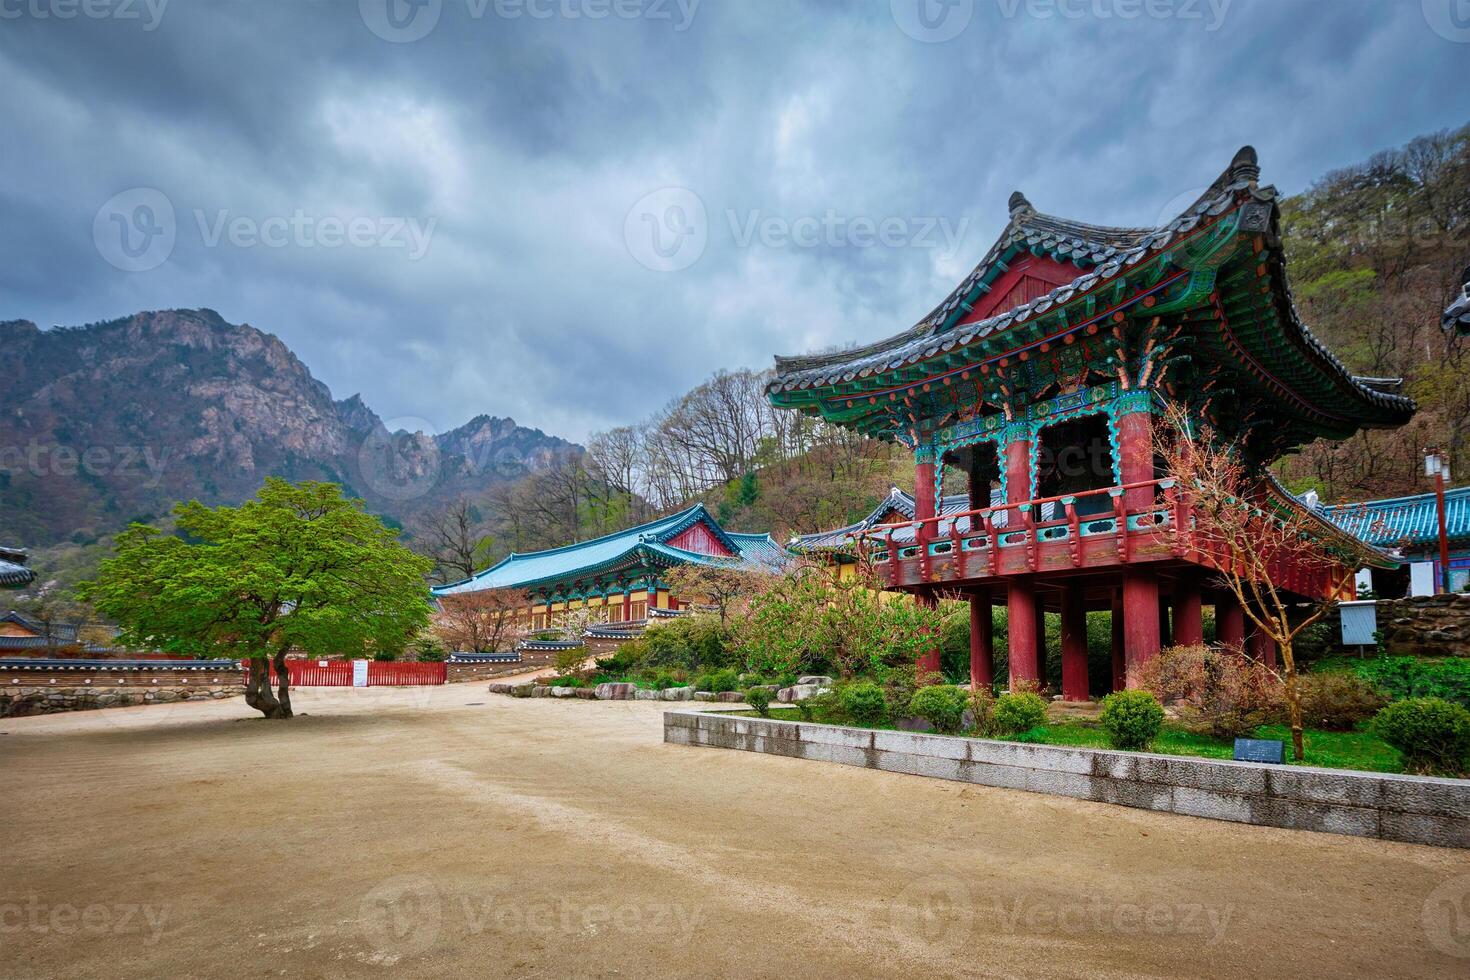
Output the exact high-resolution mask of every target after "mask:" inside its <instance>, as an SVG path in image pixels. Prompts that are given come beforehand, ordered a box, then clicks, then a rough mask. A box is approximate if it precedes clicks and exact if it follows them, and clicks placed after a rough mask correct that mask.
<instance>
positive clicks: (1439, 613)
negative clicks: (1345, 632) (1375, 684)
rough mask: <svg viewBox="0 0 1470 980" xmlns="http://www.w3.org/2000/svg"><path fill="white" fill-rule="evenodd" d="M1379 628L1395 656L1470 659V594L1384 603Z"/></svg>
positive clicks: (1384, 645)
mask: <svg viewBox="0 0 1470 980" xmlns="http://www.w3.org/2000/svg"><path fill="white" fill-rule="evenodd" d="M1378 628H1379V630H1381V631H1382V633H1383V647H1384V650H1385V652H1387V653H1389V654H1392V655H1393V656H1414V657H1470V593H1460V594H1459V595H1431V596H1414V597H1413V598H1410V599H1389V600H1384V601H1382V602H1379V603H1378ZM1338 635H1339V636H1340V635H1341V633H1339V634H1338Z"/></svg>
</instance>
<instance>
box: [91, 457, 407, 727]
mask: <svg viewBox="0 0 1470 980" xmlns="http://www.w3.org/2000/svg"><path fill="white" fill-rule="evenodd" d="M174 513H175V515H176V517H177V524H178V530H179V533H180V536H177V537H176V536H172V535H165V534H163V533H162V532H161V531H159V530H158V529H157V528H154V527H150V526H148V525H146V524H133V525H132V526H130V527H129V528H128V529H127V530H126V531H124V532H123V533H122V534H120V535H118V537H117V541H116V552H115V554H114V555H113V556H112V557H111V558H108V559H106V560H104V561H103V562H102V565H101V568H100V569H99V572H98V576H97V578H96V579H95V580H93V581H90V582H85V583H82V585H81V586H80V589H81V592H82V594H83V595H84V596H85V598H86V599H87V600H88V601H90V602H92V603H93V604H94V605H95V606H96V607H97V609H98V610H100V611H101V612H102V613H103V614H105V615H107V616H109V617H111V618H112V619H114V620H116V621H117V622H118V624H119V625H120V626H121V627H122V634H121V637H122V640H123V642H125V643H127V644H128V645H129V646H137V647H153V648H162V649H164V650H169V651H172V652H178V653H188V654H192V655H195V656H205V655H214V656H219V655H228V656H233V657H238V658H240V659H242V660H244V661H245V662H246V663H247V665H248V673H247V677H246V682H245V700H246V703H248V704H249V705H250V706H251V707H252V708H255V709H257V710H258V711H260V712H261V713H262V714H264V715H265V716H266V717H267V718H289V717H291V697H290V685H289V680H288V675H287V672H286V654H287V653H288V652H290V651H292V650H299V651H302V652H304V653H306V654H307V655H309V656H324V655H328V654H346V655H348V656H352V657H371V656H374V655H376V654H378V653H381V652H392V653H397V652H398V651H400V650H402V649H403V648H404V646H405V644H406V643H408V642H409V641H410V640H411V639H413V638H414V637H416V636H417V635H418V634H419V631H420V630H422V629H423V627H424V625H425V624H426V623H427V622H428V619H429V595H428V589H427V588H426V586H425V584H424V577H425V576H426V575H428V573H429V571H430V570H431V569H432V567H433V561H432V560H430V559H427V558H422V557H420V556H418V555H415V554H414V553H413V552H411V551H409V550H408V549H407V548H405V547H403V545H401V544H399V543H398V540H397V535H396V534H395V532H393V531H391V530H389V529H388V528H386V527H384V526H383V524H382V522H381V521H379V520H378V519H377V518H376V517H373V516H372V515H371V514H368V513H365V512H364V510H363V507H362V502H361V501H360V500H349V499H346V498H344V497H343V496H342V491H341V488H340V487H338V486H337V485H336V484H333V483H315V482H307V483H301V484H292V483H288V482H287V481H285V480H281V479H277V478H274V477H272V478H270V479H268V480H266V483H265V486H264V487H262V488H261V490H260V492H259V493H258V494H257V495H256V497H255V498H254V499H253V500H248V501H246V502H245V503H244V504H242V505H240V506H239V507H206V506H204V505H203V504H201V503H199V502H198V501H190V502H188V503H186V504H179V505H178V506H177V507H176V508H174ZM271 663H274V666H275V670H276V676H277V681H278V687H277V690H276V691H275V692H274V693H273V692H272V691H271V686H270V676H269V665H270V664H271Z"/></svg>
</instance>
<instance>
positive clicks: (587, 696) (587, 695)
mask: <svg viewBox="0 0 1470 980" xmlns="http://www.w3.org/2000/svg"><path fill="white" fill-rule="evenodd" d="M572 697H574V698H581V699H582V700H583V701H595V700H597V692H596V691H595V690H593V689H592V688H590V687H578V688H573V689H572Z"/></svg>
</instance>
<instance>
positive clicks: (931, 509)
mask: <svg viewBox="0 0 1470 980" xmlns="http://www.w3.org/2000/svg"><path fill="white" fill-rule="evenodd" d="M934 470H935V457H934V449H933V447H932V446H920V447H919V449H918V451H917V452H915V453H914V520H916V521H926V520H929V519H931V518H933V517H935V516H936V514H937V513H938V509H937V507H936V505H935V500H934ZM937 532H938V527H937V525H936V524H934V523H929V524H923V523H921V524H920V525H919V528H918V531H917V534H916V538H917V544H918V546H919V547H920V548H921V549H922V548H927V547H929V542H930V541H933V540H934V538H936V537H937V536H938V534H937ZM919 567H920V568H926V567H928V562H927V561H924V560H921V561H920V563H919ZM915 599H916V600H917V601H918V603H919V604H920V605H921V606H924V607H925V608H928V609H933V608H934V607H936V606H938V605H939V600H938V599H937V598H935V596H934V593H933V592H932V591H931V590H930V589H927V588H922V589H920V590H919V591H918V592H917V593H916V595H915ZM918 668H919V679H920V681H921V682H922V681H923V680H924V678H926V677H928V676H930V675H933V674H938V673H939V672H940V671H939V647H938V645H935V646H933V647H930V648H929V649H927V650H925V651H924V652H923V653H921V654H919V663H918Z"/></svg>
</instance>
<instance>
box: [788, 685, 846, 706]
mask: <svg viewBox="0 0 1470 980" xmlns="http://www.w3.org/2000/svg"><path fill="white" fill-rule="evenodd" d="M830 690H832V689H831V688H830V687H824V686H822V685H819V684H797V685H796V686H795V687H783V688H781V689H780V690H779V691H777V692H776V700H777V701H780V702H781V703H782V704H790V703H791V702H792V701H805V700H806V699H807V698H809V697H811V696H812V695H814V694H825V693H827V692H828V691H830Z"/></svg>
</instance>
